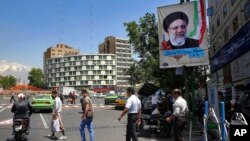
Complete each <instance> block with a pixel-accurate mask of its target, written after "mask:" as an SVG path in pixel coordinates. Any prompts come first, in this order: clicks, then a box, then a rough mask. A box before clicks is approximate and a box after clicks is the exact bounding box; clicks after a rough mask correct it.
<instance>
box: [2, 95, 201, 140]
mask: <svg viewBox="0 0 250 141" xmlns="http://www.w3.org/2000/svg"><path fill="white" fill-rule="evenodd" d="M93 102H94V111H95V116H94V128H95V140H96V141H109V140H114V139H115V140H117V141H118V140H119V141H123V140H125V132H126V117H124V118H123V119H122V121H121V122H118V121H117V117H118V116H119V114H120V113H121V111H120V110H114V106H113V105H103V99H94V100H93ZM11 106H12V104H10V103H9V101H8V99H1V100H0V136H1V138H0V141H10V140H12V136H11V130H12V129H11V125H12V120H11V119H12V115H13V114H12V113H11V112H10V108H11ZM81 114H82V113H81V107H80V104H79V99H77V104H75V105H71V104H69V105H67V104H66V105H64V106H63V112H62V117H63V120H64V124H65V128H66V136H67V139H66V140H71V141H80V133H79V123H80V120H81ZM50 120H51V113H44V112H42V113H39V112H38V113H34V114H33V115H32V117H31V131H30V135H28V140H29V141H34V140H38V141H50V140H51V139H49V138H47V137H46V136H47V135H48V134H49V133H50V128H49V127H50ZM86 133H87V132H86ZM56 135H57V136H60V134H59V133H57V134H56ZM87 138H89V135H88V134H87ZM166 139H167V140H169V141H173V136H171V137H168V138H158V137H156V136H155V135H154V134H139V140H140V141H164V140H166ZM185 139H186V140H188V131H186V132H185ZM201 139H202V136H201V135H199V134H198V135H195V136H193V137H192V140H201Z"/></svg>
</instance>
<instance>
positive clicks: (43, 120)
mask: <svg viewBox="0 0 250 141" xmlns="http://www.w3.org/2000/svg"><path fill="white" fill-rule="evenodd" d="M40 117H41V119H42V122H43V125H44V128H46V129H47V128H49V127H48V125H47V123H46V121H45V119H44V117H43V115H42V114H40Z"/></svg>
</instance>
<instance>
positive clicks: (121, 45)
mask: <svg viewBox="0 0 250 141" xmlns="http://www.w3.org/2000/svg"><path fill="white" fill-rule="evenodd" d="M103 53H104V54H116V60H117V61H116V63H117V64H116V69H117V75H116V77H117V88H118V89H123V88H125V87H127V86H129V83H128V79H129V77H130V76H129V75H127V74H126V72H127V70H128V69H129V68H130V66H131V65H132V55H131V44H130V43H129V41H128V40H127V39H121V38H117V37H114V36H108V37H106V38H105V41H104V42H103V43H101V44H100V45H99V54H103Z"/></svg>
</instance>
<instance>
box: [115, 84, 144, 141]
mask: <svg viewBox="0 0 250 141" xmlns="http://www.w3.org/2000/svg"><path fill="white" fill-rule="evenodd" d="M127 96H128V97H129V98H128V100H127V103H126V105H125V108H124V110H123V111H122V113H121V115H120V116H119V117H118V121H121V119H122V117H123V116H124V115H125V114H127V113H128V118H127V129H126V130H127V131H126V141H130V140H131V138H132V140H133V141H138V137H137V134H136V124H140V116H141V101H140V99H139V98H138V97H136V96H135V90H134V88H133V87H128V88H127Z"/></svg>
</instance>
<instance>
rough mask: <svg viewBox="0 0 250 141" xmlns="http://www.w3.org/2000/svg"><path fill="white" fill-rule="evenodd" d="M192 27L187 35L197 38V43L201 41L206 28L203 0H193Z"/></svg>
mask: <svg viewBox="0 0 250 141" xmlns="http://www.w3.org/2000/svg"><path fill="white" fill-rule="evenodd" d="M193 5H194V15H193V17H194V20H193V24H194V28H193V30H192V31H191V32H190V33H189V37H191V38H195V39H199V44H201V43H202V40H203V36H205V35H204V33H205V30H206V19H205V9H204V3H203V0H199V1H194V2H193Z"/></svg>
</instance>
